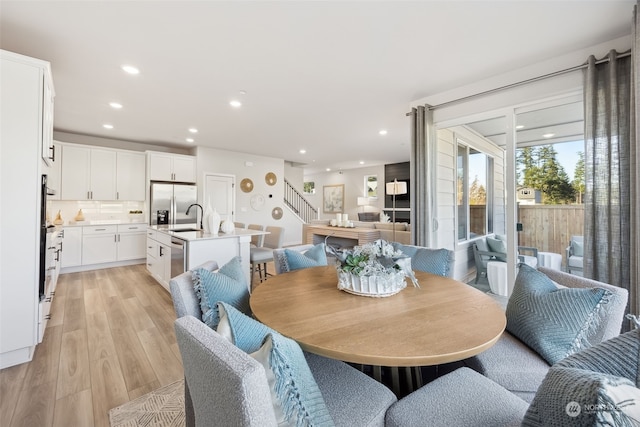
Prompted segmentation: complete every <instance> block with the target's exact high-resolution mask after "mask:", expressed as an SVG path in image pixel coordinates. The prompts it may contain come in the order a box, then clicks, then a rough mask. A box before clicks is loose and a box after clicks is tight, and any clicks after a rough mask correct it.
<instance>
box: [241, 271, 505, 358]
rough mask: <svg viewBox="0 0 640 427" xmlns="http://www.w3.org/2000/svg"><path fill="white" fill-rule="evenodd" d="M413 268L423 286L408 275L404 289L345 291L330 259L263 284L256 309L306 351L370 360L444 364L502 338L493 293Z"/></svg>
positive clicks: (255, 300)
mask: <svg viewBox="0 0 640 427" xmlns="http://www.w3.org/2000/svg"><path fill="white" fill-rule="evenodd" d="M415 274H416V277H417V278H418V281H419V283H420V287H419V288H416V287H414V286H413V284H412V283H411V281H408V284H407V287H406V288H405V289H403V290H402V291H400V292H399V293H397V294H395V295H392V296H389V297H383V298H375V297H367V296H360V295H354V294H350V293H347V292H344V291H341V290H339V289H338V287H337V284H338V276H337V272H336V269H335V267H334V266H332V265H331V266H326V267H313V268H307V269H303V270H297V271H292V272H289V273H284V274H279V275H276V276H274V277H270V278H269V279H268V280H267V281H265V282H263V283H261V284H260V285H259V286H258V287H257V288H256V289H255V290H254V291H253V293H252V294H251V298H250V305H251V310H252V311H253V314H254V315H255V317H256V318H257V319H258V320H260V321H261V322H262V323H264V324H265V325H267V326H269V327H271V328H273V329H275V330H276V331H278V332H280V333H281V334H283V335H285V336H287V337H289V338H291V339H294V340H295V341H297V342H298V344H299V345H300V347H302V349H304V350H306V351H309V352H311V353H316V354H319V355H322V356H325V357H330V358H333V359H338V360H342V361H345V362H352V363H359V364H367V365H379V366H391V367H394V366H395V367H398V366H427V365H439V364H443V363H448V362H454V361H458V360H462V359H466V358H468V357H471V356H474V355H476V354H478V353H480V352H482V351H483V350H486V349H488V348H489V347H491V346H492V345H493V344H494V343H495V342H496V341H497V340H498V338H499V337H500V335H501V334H502V332H503V331H504V328H505V326H506V317H505V314H504V310H503V309H502V308H501V307H500V306H499V305H498V304H497V303H496V302H495V301H494V300H493V299H492V298H491V297H489V296H488V295H486V294H484V293H483V292H481V291H479V290H477V289H475V288H473V287H471V286H469V285H467V284H465V283H462V282H459V281H457V280H453V279H449V278H446V277H441V276H436V275H433V274H429V273H424V272H420V271H416V272H415ZM407 280H408V279H407Z"/></svg>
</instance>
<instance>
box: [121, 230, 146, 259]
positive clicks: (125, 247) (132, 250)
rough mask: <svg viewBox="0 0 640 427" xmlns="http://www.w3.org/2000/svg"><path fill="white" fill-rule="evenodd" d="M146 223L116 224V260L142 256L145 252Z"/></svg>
mask: <svg viewBox="0 0 640 427" xmlns="http://www.w3.org/2000/svg"><path fill="white" fill-rule="evenodd" d="M146 230H147V224H121V225H118V261H126V260H130V259H140V258H144V257H145V256H146V254H147V247H146V245H147V233H146Z"/></svg>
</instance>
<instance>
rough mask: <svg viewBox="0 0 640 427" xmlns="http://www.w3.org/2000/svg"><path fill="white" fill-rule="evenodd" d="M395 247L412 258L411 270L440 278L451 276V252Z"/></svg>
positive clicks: (415, 247) (406, 246) (398, 244)
mask: <svg viewBox="0 0 640 427" xmlns="http://www.w3.org/2000/svg"><path fill="white" fill-rule="evenodd" d="M393 247H394V248H396V249H397V250H400V251H401V252H402V253H403V254H405V255H406V256H408V257H410V258H411V268H412V269H414V270H418V271H424V272H426V273H431V274H437V275H439V276H444V277H448V276H449V251H448V250H447V249H431V248H424V247H420V246H413V245H403V244H402V243H393Z"/></svg>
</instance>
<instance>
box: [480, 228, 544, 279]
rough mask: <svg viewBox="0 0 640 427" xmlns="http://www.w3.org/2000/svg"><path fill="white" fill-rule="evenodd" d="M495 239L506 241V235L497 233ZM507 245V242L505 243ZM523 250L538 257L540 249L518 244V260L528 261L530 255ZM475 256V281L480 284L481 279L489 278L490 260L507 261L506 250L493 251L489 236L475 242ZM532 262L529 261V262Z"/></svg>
mask: <svg viewBox="0 0 640 427" xmlns="http://www.w3.org/2000/svg"><path fill="white" fill-rule="evenodd" d="M494 239H497V240H501V241H505V240H506V237H505V236H503V235H496V236H495V238H494ZM505 247H506V243H505ZM523 252H527V253H530V254H531V256H533V257H536V258H537V257H538V249H537V248H533V247H530V246H518V261H519V262H525V261H527V257H530V256H529V255H525V254H524V253H523ZM473 258H474V260H475V263H476V279H475V281H474V283H475V284H478V283H479V281H480V280H487V282H488V277H487V264H488V263H489V261H502V262H506V260H507V253H506V251H505V252H496V251H492V250H491V249H490V248H489V244H488V243H487V238H486V237H483V238H481V239H478V240H476V241H475V242H474V243H473ZM527 263H528V264H530V263H529V262H527Z"/></svg>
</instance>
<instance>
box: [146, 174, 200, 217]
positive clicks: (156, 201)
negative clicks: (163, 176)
mask: <svg viewBox="0 0 640 427" xmlns="http://www.w3.org/2000/svg"><path fill="white" fill-rule="evenodd" d="M197 193H198V192H197V188H196V186H195V185H194V184H170V183H166V182H151V203H150V206H151V208H150V209H149V210H150V213H149V216H150V217H149V224H152V225H157V224H169V225H174V224H196V216H197V214H198V209H191V210H190V211H189V215H187V214H186V212H187V209H188V208H189V206H190V205H192V204H194V203H198V196H197Z"/></svg>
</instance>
